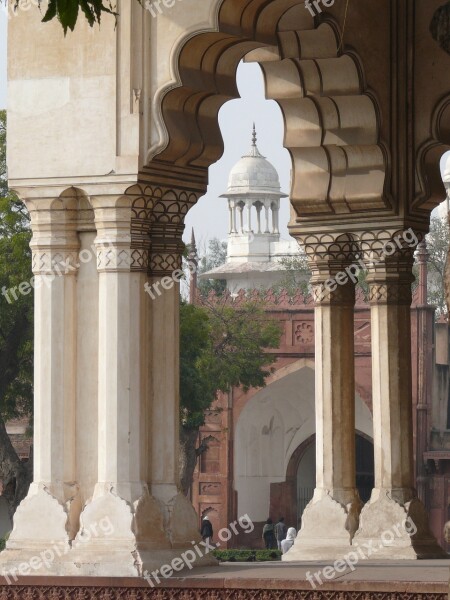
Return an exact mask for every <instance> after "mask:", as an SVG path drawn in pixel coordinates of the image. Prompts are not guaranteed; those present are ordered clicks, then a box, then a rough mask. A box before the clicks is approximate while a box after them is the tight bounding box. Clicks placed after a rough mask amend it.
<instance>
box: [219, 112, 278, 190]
mask: <svg viewBox="0 0 450 600" xmlns="http://www.w3.org/2000/svg"><path fill="white" fill-rule="evenodd" d="M256 140H257V136H256V128H255V125H254V124H253V135H252V146H251V148H250V152H249V153H248V154H244V156H243V157H242V158H241V160H240V161H239V162H237V163H236V165H235V166H234V167H233V168H232V170H231V172H230V176H229V179H228V190H227V193H226V196H227V197H230V196H240V195H242V194H257V195H258V196H260V195H261V194H262V193H264V194H265V195H267V196H275V197H279V198H285V197H287V195H286V194H281V193H280V178H279V176H278V173H277V170H276V169H275V167H274V166H273V165H272V164H271V163H270V162H269V161H268V160H267V159H266V157H265V156H263V155H262V154H261V153H260V151H259V150H258V146H257V145H256Z"/></svg>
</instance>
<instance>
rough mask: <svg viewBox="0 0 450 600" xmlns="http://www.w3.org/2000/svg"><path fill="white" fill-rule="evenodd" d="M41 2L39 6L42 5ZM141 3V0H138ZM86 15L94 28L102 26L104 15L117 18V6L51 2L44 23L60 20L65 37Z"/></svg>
mask: <svg viewBox="0 0 450 600" xmlns="http://www.w3.org/2000/svg"><path fill="white" fill-rule="evenodd" d="M19 2H20V0H15V7H16V9H17V8H18V7H19ZM41 2H42V0H40V2H39V4H41ZM137 2H140V0H137ZM80 13H81V14H82V15H84V17H85V18H86V19H87V22H88V23H89V25H90V26H91V27H92V26H93V25H95V23H98V24H99V25H100V22H101V18H102V15H103V14H104V13H106V14H110V15H113V16H115V17H116V16H117V12H116V8H115V4H114V3H113V2H112V0H106V1H104V0H49V1H48V7H47V10H46V12H45V14H44V17H43V19H42V21H43V22H44V23H45V22H47V21H52V20H53V19H58V21H59V22H60V23H61V25H62V27H63V29H64V35H65V34H66V33H67V30H68V29H70V30H71V31H73V30H74V29H75V25H76V24H77V21H78V16H79V15H80Z"/></svg>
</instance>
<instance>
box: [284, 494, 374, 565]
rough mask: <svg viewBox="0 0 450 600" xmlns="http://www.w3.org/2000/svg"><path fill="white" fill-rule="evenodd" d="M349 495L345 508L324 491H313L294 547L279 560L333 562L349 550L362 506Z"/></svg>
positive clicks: (357, 499) (358, 500) (355, 498)
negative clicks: (349, 498)
mask: <svg viewBox="0 0 450 600" xmlns="http://www.w3.org/2000/svg"><path fill="white" fill-rule="evenodd" d="M350 495H351V496H353V498H352V499H351V500H350V502H348V503H346V505H345V506H344V504H341V502H338V501H337V500H335V499H334V498H332V497H331V495H330V493H329V492H327V491H326V490H318V489H316V490H315V492H314V497H313V499H312V500H311V502H310V503H309V504H308V505H307V507H306V508H305V510H304V512H303V517H302V528H301V529H300V531H299V533H298V535H297V538H296V540H295V542H294V545H293V546H292V548H291V549H290V550H289V551H288V552H287V553H286V554H283V556H282V560H283V561H286V562H289V561H305V560H307V561H320V560H335V559H337V558H340V557H341V556H342V555H345V554H347V553H348V552H349V551H351V549H352V546H351V543H352V537H353V535H354V533H355V531H356V530H357V528H358V522H359V521H358V518H359V513H360V511H361V507H362V503H361V500H360V499H359V496H358V494H357V493H356V492H354V493H353V494H350Z"/></svg>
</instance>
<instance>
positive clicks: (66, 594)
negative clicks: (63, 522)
mask: <svg viewBox="0 0 450 600" xmlns="http://www.w3.org/2000/svg"><path fill="white" fill-rule="evenodd" d="M289 587H291V586H287V585H286V582H283V583H282V584H280V587H279V588H278V589H277V588H276V587H274V588H272V587H270V588H269V589H267V588H266V589H263V588H262V587H260V588H259V589H257V588H239V587H237V588H226V587H225V588H223V587H219V586H218V587H217V588H214V587H205V588H202V587H192V588H189V587H188V584H187V583H184V584H183V587H180V588H178V587H155V588H151V587H150V586H146V587H141V586H136V587H130V585H127V586H123V587H122V586H120V587H119V586H117V587H116V586H106V585H98V586H95V585H89V586H85V587H84V586H81V585H80V586H76V585H74V586H64V585H60V586H59V585H58V586H51V585H48V586H46V585H33V586H31V585H30V586H24V585H9V586H8V585H3V586H1V587H0V600H200V599H201V600H447V593H446V592H444V591H442V592H429V591H427V590H426V589H424V590H422V589H420V590H417V591H408V592H405V591H394V590H389V591H385V590H384V591H379V590H377V591H370V590H369V591H360V590H358V591H354V590H351V589H348V588H340V589H335V590H329V589H323V587H319V588H317V589H316V590H313V589H312V588H311V589H309V588H306V589H289ZM393 587H394V586H393Z"/></svg>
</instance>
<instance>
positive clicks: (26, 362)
mask: <svg viewBox="0 0 450 600" xmlns="http://www.w3.org/2000/svg"><path fill="white" fill-rule="evenodd" d="M30 238H31V232H30V226H29V220H28V215H27V213H26V210H25V208H24V206H23V204H22V203H21V202H20V201H19V199H18V198H17V196H16V195H15V194H13V193H12V192H10V191H9V190H8V186H7V181H6V112H5V111H0V290H1V294H0V477H1V479H2V480H3V486H4V489H5V491H4V492H3V496H4V497H5V498H6V499H7V501H8V504H9V508H10V513H11V514H13V513H14V511H15V509H16V507H17V506H18V504H19V502H20V501H21V500H22V498H24V497H25V495H26V493H27V491H28V487H29V484H30V482H31V461H28V462H27V463H22V461H21V460H20V459H19V457H18V455H17V453H16V451H15V450H14V448H13V446H12V444H11V440H10V438H9V436H8V434H7V432H6V427H5V422H6V421H8V420H9V419H12V418H18V417H30V416H31V413H32V398H33V392H32V370H33V369H32V367H33V298H32V294H28V295H21V294H18V293H17V291H16V292H13V293H11V292H10V290H11V289H13V288H16V289H17V286H19V284H20V283H21V282H23V281H30V279H31V277H32V273H31V253H30V248H29V243H30Z"/></svg>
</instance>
